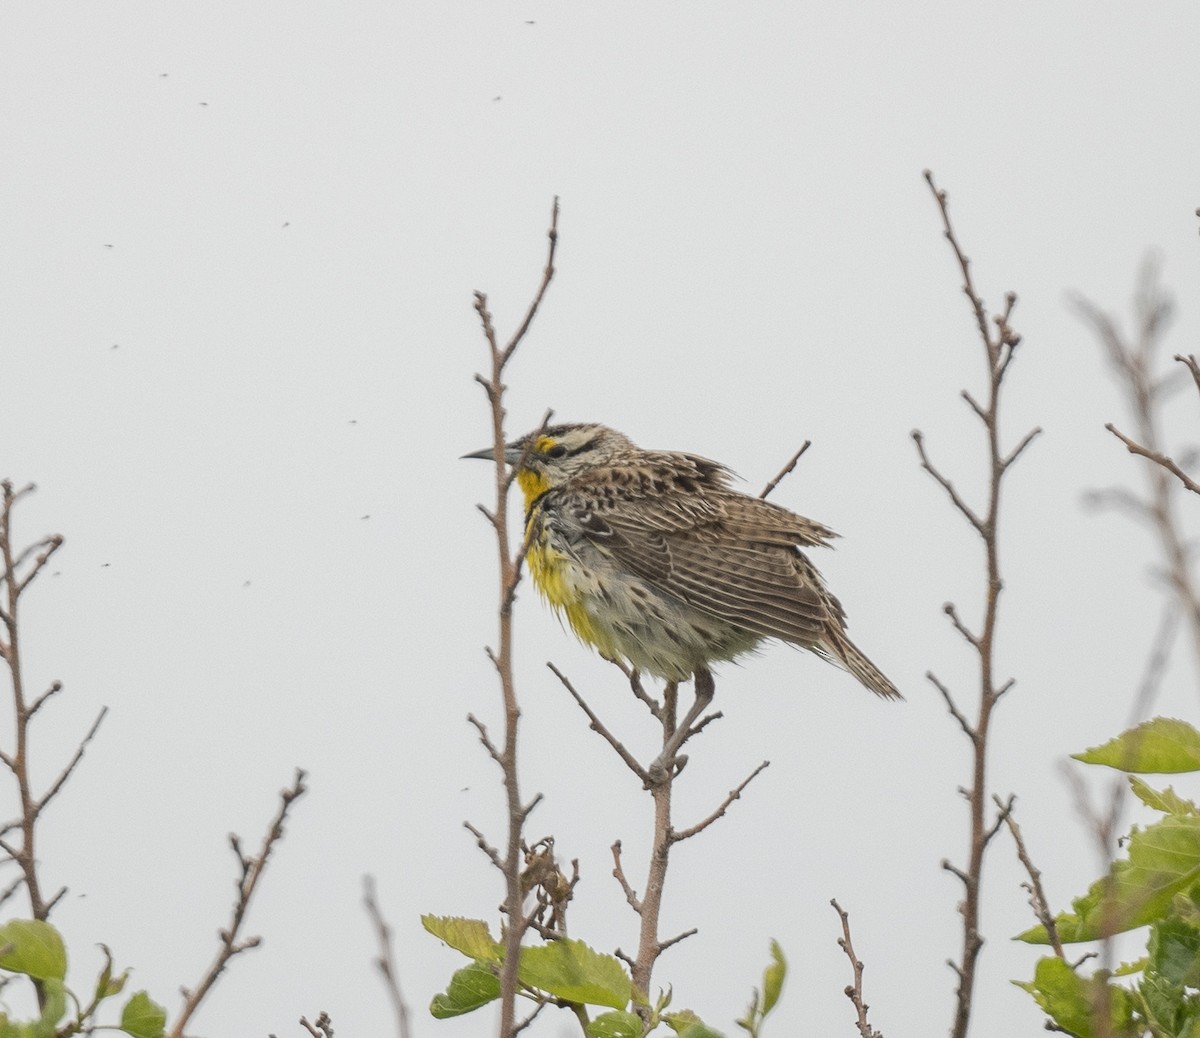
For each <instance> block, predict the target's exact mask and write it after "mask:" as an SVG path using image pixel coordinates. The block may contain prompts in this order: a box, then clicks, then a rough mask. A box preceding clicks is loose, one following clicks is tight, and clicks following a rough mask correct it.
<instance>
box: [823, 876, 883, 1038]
mask: <svg viewBox="0 0 1200 1038" xmlns="http://www.w3.org/2000/svg"><path fill="white" fill-rule="evenodd" d="M829 903H830V904H831V905H833V910H834V911H835V912H837V914H838V918H839V919H841V921H842V936H841V937H839V938H838V942H837V943H838V947H839V948H841V949H842V951H844V952H845V953H846V958H848V959H849V960H850V969H851V970H852V971H853V974H854V983H853V984H848V985H847V986H846V988H845V994H846V997H847V998H848V999H850V1002H851V1004H852V1005H853V1006H854V1012H855V1017H856V1021H855V1022H856V1023H857V1025H858V1033H859V1035H860V1036H861V1038H883V1035H882V1034H881V1033H880V1032H879V1031H876V1030H875V1028H873V1027H872V1026H871V1024H870V1022H869V1021H868V1020H867V1010H868V1009H870V1008H871V1007H870V1006H869V1005H867V1003H866V1002H865V1001H863V988H862V978H863V963H862V959H860V958H859V957H858V956H857V955H855V954H854V942H853V941H852V940H851V939H850V913H849V912H847V911H845V910H844V909H843V908H842V906H841V905H839V904H838V902H837V898H834V899H833V900H831V901H830V902H829Z"/></svg>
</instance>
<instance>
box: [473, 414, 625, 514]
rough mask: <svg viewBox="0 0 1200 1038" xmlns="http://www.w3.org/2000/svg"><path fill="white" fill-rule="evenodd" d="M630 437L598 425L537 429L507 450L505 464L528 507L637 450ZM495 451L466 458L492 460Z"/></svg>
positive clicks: (479, 452)
mask: <svg viewBox="0 0 1200 1038" xmlns="http://www.w3.org/2000/svg"><path fill="white" fill-rule="evenodd" d="M633 449H635V448H634V445H633V443H632V442H631V441H630V440H629V438H628V437H626V436H623V435H622V434H621V433H619V432H617V431H616V430H615V429H610V428H608V426H606V425H597V424H596V423H594V422H587V423H581V424H577V425H550V426H547V427H546V428H544V429H535V430H534V431H533V432H531V433H528V434H527V435H525V436H522V437H521V438H520V439H518V440H513V441H512V443H508V444H505V446H504V460H505V461H506V462H507V463H508V464H509V465H512V466H513V467H514V468H515V469H516V477H517V482H518V483H519V484H520V486H521V490H523V491H524V493H525V503H526V504H527V505H528V504H529V502H531V501H532V500H534V498H537V497H539V496H541V495H542V494H544V493H545V492H546V491H547V490H553V489H554V488H555V487H560V486H562V485H563V484H564V483H566V482H568V481H569V480H571V479H573V478H574V477H575V476H577V475H579V473H581V472H584V471H586V470H587V469H590V468H595V467H596V466H597V465H606V464H609V463H610V462H612V461H614V460H616V459H617V458H618V457H620V455H622V454H624V453H626V452H628V451H630V450H633ZM493 456H494V454H493V450H492V448H491V447H485V448H484V449H483V450H481V451H475V452H474V453H472V454H464V455H463V457H464V458H481V459H483V460H490V459H491V458H492V457H493Z"/></svg>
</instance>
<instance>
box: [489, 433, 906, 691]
mask: <svg viewBox="0 0 1200 1038" xmlns="http://www.w3.org/2000/svg"><path fill="white" fill-rule="evenodd" d="M492 456H493V452H492V449H491V448H490V447H489V448H487V449H486V450H481V451H477V452H475V453H473V454H468V455H465V457H468V458H483V459H488V458H491V457H492ZM504 458H505V461H506V462H507V463H508V464H509V465H511V466H513V467H514V469H515V476H516V481H517V483H518V484H519V485H520V487H521V490H522V491H523V492H524V494H525V509H526V511H525V535H526V538H527V544H528V552H527V555H526V562H527V564H528V567H529V572H530V573H531V574H532V576H533V580H534V583H535V584H536V585H537V588H538V590H539V591H540V592H541V594H542V596H543V597H544V598H545V599H546V601H548V602H549V603H550V605H551V606H553V607H554V608H555V609H556V610H558V611H559V612H560V613H561V614H563V615H565V616H566V618H567V621H568V622H569V623H570V625H571V627H572V628H573V630H574V631H575V633H576V634H577V635H578V636H579V638H580V639H581V640H582V641H584V642H585V643H587V644H589V645H591V646H593V647H594V648H596V649H597V650H598V651H599V652H600V654H601V655H603V656H605V657H607V658H609V659H619V660H625V661H627V662H628V663H629V664H630V665H631V666H633V667H636V668H637V669H639V670H641V671H645V672H647V673H650V674H653V675H655V676H657V677H659V678H663V679H665V680H668V681H683V680H686V679H687V678H689V677H692V676H694V677H695V679H696V691H697V693H698V695H699V694H704V695H708V696H710V695H711V692H712V687H713V683H712V674H711V672H710V670H709V665H710V664H712V663H717V662H720V661H723V660H733V659H736V658H737V657H739V656H741V655H743V654H745V653H747V652H750V651H751V650H753V649H754V648H756V647H757V646H758V645H759V643H760V642H762V641H763V640H764V639H766V638H778V639H780V640H782V641H785V642H790V643H792V644H793V645H799V646H801V647H803V648H805V649H809V650H810V651H812V652H814V653H816V654H817V655H818V656H820V657H821V658H822V659H824V660H827V661H829V662H830V663H833V664H836V665H837V666H839V667H842V668H844V669H845V670H847V671H849V672H850V673H851V674H853V675H854V677H856V678H857V679H858V680H859V681H860V682H861V683H862V684H863V685H864V686H866V687H867V688H869V689H870V690H871V691H872V692H874V693H875V694H876V695H879V696H884V697H886V698H890V699H895V698H900V693H899V691H897V689H896V686H895V685H893V684H892V683H891V681H889V680H888V679H887V678H886V677H885V676H884V674H883V673H882V671H880V670H879V668H878V667H876V666H875V664H873V663H872V662H871V661H870V660H869V659H867V657H866V656H864V655H863V653H862V652H860V651H859V649H858V648H857V646H855V645H854V643H853V642H851V641H850V639H849V638H848V637H847V635H846V617H845V614H844V613H843V611H842V607H841V604H840V603H839V602H838V600H837V599H836V598H834V597H833V595H831V594H830V593H829V591H828V589H827V588H826V587H825V582H824V581H823V580H822V579H821V575H820V574H819V573H818V572H817V569H816V567H815V566H814V565H813V564H812V562H810V561H809V558H808V556H807V555H806V554H805V553H804V551H803V550H801V549H804V548H818V547H827V546H828V545H829V542H830V540H831V539H832V538H834V537H836V536H837V535H836V534H835V533H834V532H833V531H832V530H829V529H828V528H826V527H824V526H822V525H821V524H820V523H815V522H813V521H812V520H811V519H805V518H804V517H803V516H799V515H796V514H794V513H792V512H789V511H788V510H787V509H786V508H781V507H780V506H779V505H776V504H772V503H771V502H769V501H764V500H761V499H759V498H757V497H750V496H749V495H747V494H742V493H739V492H738V491H736V490H734V489H732V488H731V487H730V485H729V484H730V479H731V477H732V475H733V474H732V473H731V472H730V470H729V469H727V468H726V467H725V466H723V465H719V464H717V463H716V462H714V461H709V460H707V459H706V458H700V457H696V456H695V455H693V454H679V453H675V452H670V451H648V450H642V449H641V448H640V447H637V446H635V445H634V444H633V442H632V441H630V440H629V438H628V437H626V436H624V435H622V434H621V433H619V432H616V431H615V430H613V429H609V428H608V427H606V426H603V425H596V424H578V425H554V426H550V427H547V428H543V429H538V430H537V431H535V432H532V433H530V434H528V435H527V436H523V437H522V438H521V439H519V440H515V441H514V442H512V443H510V444H507V445H506V446H505V449H504Z"/></svg>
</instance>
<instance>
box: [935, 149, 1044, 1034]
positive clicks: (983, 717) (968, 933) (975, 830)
mask: <svg viewBox="0 0 1200 1038" xmlns="http://www.w3.org/2000/svg"><path fill="white" fill-rule="evenodd" d="M925 180H926V182H927V183H928V185H929V189H930V191H931V192H932V193H933V196H934V200H935V201H936V203H937V206H938V211H939V213H940V214H941V218H942V227H943V233H944V237H945V238H946V240H947V241H948V242H949V244H950V247H951V249H952V250H953V252H954V256H955V258H956V259H957V261H958V266H959V270H960V272H961V274H962V291H963V294H964V295H965V296H966V297H967V300H968V301H969V303H970V306H971V311H972V314H973V315H974V318H975V325H976V328H977V330H978V332H979V341H980V344H981V345H982V346H983V349H984V353H985V355H986V359H987V372H988V381H987V396H986V398H985V400H984V402H980V401H979V400H976V399H975V397H974V396H972V395H971V394H970V393H966V392H964V393H963V397H964V399H965V400H966V401H967V403H968V405H969V406H970V407H971V409H972V410H973V411H974V413H975V415H976V417H978V418H979V419H980V421H981V422H982V424H983V426H984V431H985V434H986V440H987V461H988V469H987V475H988V480H987V488H988V489H987V508H986V511H985V512H984V513H983V514H978V513H976V512H975V511H973V510H972V509H971V508H969V507H968V506H967V504H966V502H965V501H964V499H963V498H962V497H961V495H959V493H958V492H957V490H956V488H955V487H954V485H953V484H952V483H951V482H950V480H949V479H948V478H947V477H945V476H944V475H942V473H941V472H940V471H938V470H937V468H936V467H935V466H934V465H933V464H932V463H931V462H930V460H929V457H928V454H927V453H926V450H925V446H924V440H923V437H922V435H921V433H920V432H919V431H916V432H914V433H913V441H914V442H915V444H916V447H917V454H918V457H919V459H920V462H921V467H922V468H924V469H925V470H926V471H927V472H928V473H929V474H930V475H931V476H933V478H934V479H935V481H936V482H937V483H938V485H939V486H941V487H942V489H943V491H945V493H946V494H947V496H948V497H949V498H950V501H951V503H952V504H953V505H954V507H955V508H956V509H958V511H959V512H961V513H962V515H963V516H964V518H966V520H967V522H968V523H970V525H971V526H972V527H973V528H974V530H975V531H976V533H978V534H979V537H980V539H981V540H982V542H983V547H984V554H985V560H986V579H985V584H984V607H983V618H982V622H981V625H980V628H979V631H978V632H977V633H976V632H972V631H968V630H967V628H966V625H965V624H963V623H962V622H961V620H960V619H959V618H958V615H957V613H956V612H955V611H954V609H953V607H948V608H947V610H946V612H947V614H948V615H949V616H950V619H951V621H952V622H953V624H954V626H955V628H956V629H957V630H958V631H959V633H960V634H962V635H963V637H964V638H965V639H966V640H967V642H968V643H969V644H970V646H971V647H972V649H974V651H975V654H976V655H977V657H978V661H979V700H978V714H977V717H976V719H975V721H974V722H970V721H968V720H967V718H966V716H965V715H964V714H963V713H962V712H961V711H960V710H959V709H958V707H957V706H956V704H955V703H954V701H953V699H952V697H951V696H950V693H949V690H948V689H947V688H946V687H945V686H944V685H942V684H941V683H940V682H939V681H937V680H936V679H935V678H934V677H933V676H932V674H930V675H929V678H930V680H931V681H932V682H933V684H934V685H935V687H936V688H937V689H938V691H939V692H940V693H941V695H942V698H943V699H944V700H945V701H946V705H947V706H948V707H949V710H950V714H951V716H952V717H953V718H954V719H955V721H957V722H958V725H959V727H960V728H961V729H962V730H963V732H964V734H965V735H966V736H967V738H968V739H969V740H970V742H971V747H972V751H973V752H972V775H971V785H970V787H969V788H968V789H965V790H963V795H964V797H965V799H966V801H967V805H968V812H969V822H970V835H969V845H968V854H967V863H966V866H965V868H962V869H960V868H958V867H956V866H953V865H951V864H950V863H949V862H948V861H946V862H943V867H944V868H946V869H947V871H949V872H952V873H953V874H954V875H955V876H957V877H958V878H959V880H960V881H961V882H962V883H963V886H964V896H963V899H962V901H961V902H960V904H959V914H960V915H961V917H962V958H961V960H960V963H959V965H957V966H956V967H955V971H956V975H957V976H958V989H957V991H956V999H955V1011H954V1021H953V1024H952V1027H951V1031H950V1034H951V1038H965V1036H966V1034H967V1031H968V1028H969V1025H970V1019H971V1007H972V998H973V993H974V988H975V980H976V973H977V970H976V966H977V963H978V959H979V953H980V950H981V949H982V947H983V937H982V936H981V935H980V933H979V919H980V883H981V877H982V870H983V861H984V855H985V853H986V851H987V848H988V845H989V843H990V842H991V840H992V839H993V838H994V837H995V835H996V832H997V831H998V826H999V825H1000V824H1002V823H1003V817H1004V816H1003V814H1002V815H1001V818H1000V819H997V820H995V821H994V822H989V820H988V819H987V818H986V812H985V798H986V796H987V748H988V733H989V731H990V729H991V716H992V711H993V709H994V708H995V706H996V704H997V702H998V701H999V699H1000V697H1001V696H1002V695H1003V693H1004V692H1006V691H1007V690H1008V689H1009V688H1011V687H1012V683H1011V682H1008V683H1006V684H1005V686H1004V687H1003V689H1002V690H1001V691H1000V692H997V691H996V687H995V679H994V676H993V675H994V658H993V657H994V646H995V637H996V629H997V622H998V617H999V603H1000V593H1001V591H1002V589H1003V587H1004V582H1003V580H1002V578H1001V574H1000V561H999V533H998V527H999V518H1000V497H1001V484H1002V481H1003V477H1004V476H1005V474H1006V472H1007V471H1008V469H1009V468H1010V467H1011V465H1012V464H1013V463H1014V462H1015V461H1016V460H1017V458H1018V457H1019V456H1020V455H1021V454H1022V453H1023V452H1024V451H1025V449H1026V448H1027V447H1028V446H1029V445H1030V444H1031V443H1032V442H1033V440H1034V439H1035V438H1036V437H1037V435H1038V430H1037V429H1034V430H1031V431H1030V432H1028V433H1026V434H1025V436H1024V437H1022V438H1021V439H1020V440H1019V441H1018V442H1017V444H1016V446H1015V447H1013V448H1012V450H1010V451H1008V452H1007V454H1006V453H1004V452H1003V451H1002V450H1001V447H1000V431H999V430H1000V417H999V415H1000V398H1001V390H1002V385H1003V381H1004V376H1005V374H1006V373H1007V371H1008V368H1009V365H1010V364H1011V363H1012V360H1013V357H1014V356H1015V351H1016V349H1017V347H1018V345H1019V344H1020V342H1021V336H1020V335H1019V334H1017V333H1016V331H1014V330H1013V328H1012V326H1011V323H1010V320H1011V317H1012V314H1013V310H1014V308H1015V306H1016V303H1017V296H1016V293H1013V292H1008V293H1006V294H1005V297H1004V300H1005V301H1004V307H1003V310H1002V312H1001V313H999V314H997V315H994V316H992V317H991V318H990V319H989V316H988V312H987V308H986V307H985V305H984V303H983V299H982V297H981V296H980V294H979V293H978V291H976V289H975V284H974V282H973V280H972V278H971V267H970V262H969V261H968V259H967V257H966V254H965V252H964V251H963V248H962V246H961V245H960V244H959V241H958V237H957V235H956V233H955V231H954V227H953V224H952V223H951V220H950V210H949V200H948V197H947V195H946V192H945V191H942V190H939V189H938V187H937V185H936V184H935V183H934V179H933V174H931V173H930V172H929V171H928V170H926V171H925Z"/></svg>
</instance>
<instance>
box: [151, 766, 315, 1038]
mask: <svg viewBox="0 0 1200 1038" xmlns="http://www.w3.org/2000/svg"><path fill="white" fill-rule="evenodd" d="M306 791H307V787H306V786H305V785H304V771H302V770H301V769H300V768H297V769H296V776H295V778H294V780H293V781H292V785H291V786H289V787H288V788H287V789H284V790H282V791H281V792H280V794H279V808H278V810H277V811H276V812H275V817H274V818H273V819H272V820H271V823H270V825H269V826H268V827H267V832H266V835H265V836H264V837H263V841H262V846H261V848H260V850H259V852H258V855H257V856H256V857H253V858H249V857H247V856H246V855H245V854H244V853H243V852H242V849H241V844H240V841H239V840H238V838H237V836H230V838H229V842H230V844H231V845H232V847H233V851H234V854H236V855H237V859H238V866H239V868H240V869H241V876H240V878H239V879H238V881H237V883H236V884H235V885H236V887H237V898H236V899H235V901H234V905H233V911H232V913H231V914H230V918H229V924H228V925H227V926H225V927H224V928H223V929H221V930H220V931H218V936H219V937H220V941H221V946H220V948H219V949H218V951H217V955H216V958H214V959H213V962H212V965H211V966H209V968H208V971H207V972H206V973H205V974H204V976H203V977H202V978H201V980H200V983H199V984H197V985H196V987H195V988H192V989H191V990H189V991H188V992H187V994H186V996H185V998H184V1004H183V1007H182V1008H181V1009H180V1011H179V1016H178V1017H176V1019H175V1025H174V1026H173V1027H172V1028H171V1030H170V1032H169V1034H170V1038H182V1036H183V1034H184V1032H185V1030H186V1028H187V1025H188V1021H189V1020H190V1019H191V1018H192V1016H193V1015H194V1014H195V1012H196V1010H197V1009H199V1008H200V1004H201V1003H202V1002H203V1001H204V999H205V997H206V996H207V995H208V993H209V992H210V991H211V990H212V987H213V985H214V984H215V983H216V982H217V978H218V977H219V976H220V975H221V974H222V973H223V972H224V970H225V967H226V966H228V965H229V961H230V959H232V958H233V957H234V956H235V955H239V954H240V953H241V952H244V951H248V950H249V949H250V948H255V947H257V946H258V944H259V938H258V937H247V938H244V939H241V940H239V934H240V933H241V929H242V924H243V923H244V922H245V918H246V912H247V911H248V910H249V908H250V902H251V900H252V899H253V897H254V891H255V890H256V889H257V887H258V882H259V880H260V879H261V878H262V874H263V871H264V870H265V869H266V867H267V859H268V858H270V856H271V851H272V850H273V849H274V848H275V845H276V844H277V843H278V842H279V841H280V840H281V839H283V825H284V822H286V821H287V817H288V813H289V812H290V811H291V808H292V804H294V803H295V802H296V801H297V800H298V799H300V797H302V796H303V795H304V794H305V792H306ZM322 1015H324V1014H322ZM317 1023H318V1026H319V1025H320V1018H318V1021H317ZM326 1033H331V1032H326Z"/></svg>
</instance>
